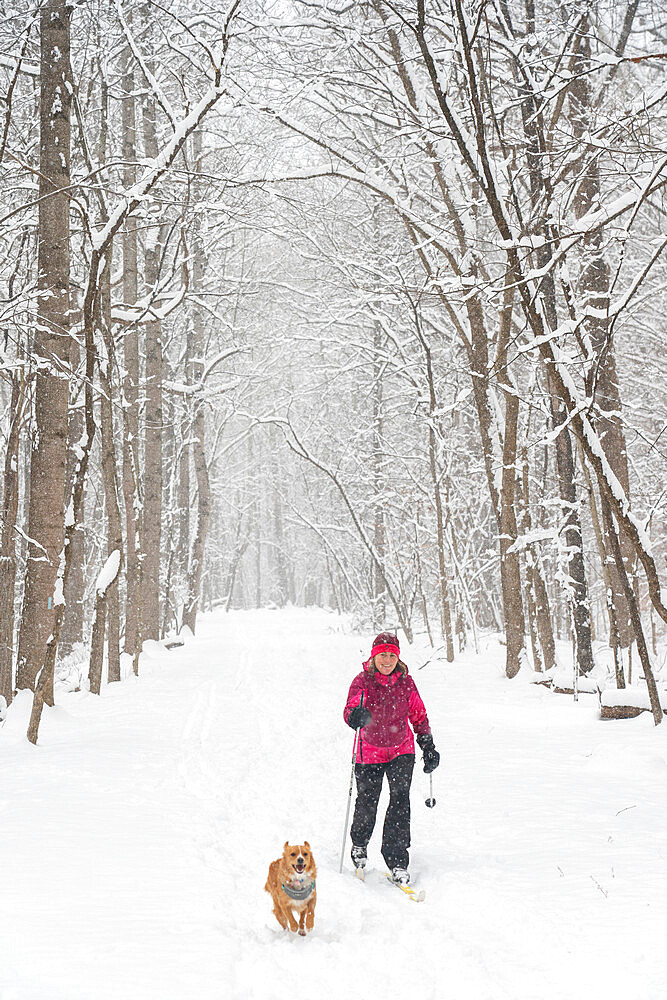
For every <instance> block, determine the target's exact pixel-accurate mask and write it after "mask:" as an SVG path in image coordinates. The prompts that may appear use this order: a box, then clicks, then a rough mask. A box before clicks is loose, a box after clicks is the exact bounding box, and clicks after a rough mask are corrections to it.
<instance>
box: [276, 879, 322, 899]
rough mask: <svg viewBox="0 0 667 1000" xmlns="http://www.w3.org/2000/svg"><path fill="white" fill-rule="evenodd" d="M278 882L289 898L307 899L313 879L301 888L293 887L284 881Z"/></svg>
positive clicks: (313, 886)
mask: <svg viewBox="0 0 667 1000" xmlns="http://www.w3.org/2000/svg"><path fill="white" fill-rule="evenodd" d="M280 884H281V886H282V889H283V892H284V893H286V894H287V895H288V896H289V898H290V899H296V900H299V901H303V900H304V899H308V897H309V896H310V894H311V892H312V891H313V890H314V888H315V879H313V881H312V882H311V883H310V885H304V887H303V888H302V889H295V888H294V886H291V885H290V884H289V883H288V884H287V885H285V883H284V882H281V883H280Z"/></svg>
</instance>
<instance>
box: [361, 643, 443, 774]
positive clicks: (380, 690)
mask: <svg viewBox="0 0 667 1000" xmlns="http://www.w3.org/2000/svg"><path fill="white" fill-rule="evenodd" d="M362 693H363V696H364V708H367V709H368V711H369V712H370V713H371V721H370V722H369V723H368V725H367V726H365V727H364V728H363V729H361V730H359V733H360V746H359V749H358V751H357V761H358V762H359V763H363V764H386V763H387V761H390V760H393V759H394V758H395V757H398V756H400V754H404V753H414V752H415V741H414V737H413V735H412V730H411V729H410V726H412V729H414V731H415V732H416V733H417V735H418V736H425V735H426V734H427V733H430V732H431V727H430V726H429V722H428V716H427V715H426V709H425V708H424V702H423V701H422V700H421V697H420V695H419V691H418V690H417V685H416V684H415V682H414V681H413V679H412V677H410V676H408V674H402V673H401V672H400V670H398V668H397V669H396V670H394V672H393V673H392V674H389V676H388V677H385V676H384V675H383V674H381V673H379V672H376V673H372V674H369V673H368V664H367V663H364V669H363V670H362V671H361V673H360V674H357V676H356V677H355V678H354V680H353V681H352V684H351V685H350V692H349V694H348V696H347V704H346V705H345V708H344V709H343V718H344V719H345V721H346V722H347V720H348V719H349V717H350V712H351V711H352V709H353V708H355V707H356V706H357V705H359V704H360V702H361V695H362ZM408 722H409V723H410V726H409V725H408Z"/></svg>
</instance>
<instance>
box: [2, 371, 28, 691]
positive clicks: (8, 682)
mask: <svg viewBox="0 0 667 1000" xmlns="http://www.w3.org/2000/svg"><path fill="white" fill-rule="evenodd" d="M24 391H25V385H24V381H23V374H22V373H21V372H13V373H12V394H11V399H10V404H9V407H10V414H11V417H10V424H9V433H8V435H7V448H6V451H5V470H4V490H3V494H2V524H1V525H0V697H2V698H4V699H5V701H6V703H7V704H8V705H9V704H10V702H11V700H12V697H13V694H14V685H13V665H14V588H15V585H16V517H17V514H18V506H19V468H18V460H19V439H20V429H21V424H22V422H23V413H24V402H25V398H24Z"/></svg>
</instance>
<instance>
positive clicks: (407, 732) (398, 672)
mask: <svg viewBox="0 0 667 1000" xmlns="http://www.w3.org/2000/svg"><path fill="white" fill-rule="evenodd" d="M400 653H401V650H400V647H399V645H398V639H397V638H396V636H395V635H393V634H392V633H391V632H381V633H380V635H378V636H377V637H376V639H375V641H374V643H373V648H372V649H371V655H370V657H369V659H368V660H366V662H365V663H364V665H363V667H364V669H363V670H362V671H361V673H360V674H357V676H356V677H355V678H354V680H353V681H352V684H351V686H350V692H349V694H348V696H347V704H346V705H345V709H344V710H343V718H344V719H345V721H346V722H347V724H348V726H350V727H351V728H352V729H359V730H360V732H359V745H358V750H357V765H356V767H355V775H356V779H357V801H356V805H355V808H354V819H353V820H352V829H351V831H350V833H351V836H352V863H353V864H354V866H355V868H364V867H365V866H366V846H367V844H368V841H369V840H370V838H371V834H372V832H373V827H374V826H375V815H376V812H377V807H378V801H379V798H380V792H381V790H382V781H383V779H384V776H385V774H386V775H387V780H388V782H389V807H388V808H387V815H386V816H385V820H384V829H383V832H382V857H383V858H384V860H385V862H386V864H387V867H388V868H389V869H390V871H391V875H392V878H393V880H394V881H395V882H398V883H399V884H400V885H407V883H408V882H409V881H410V875H409V874H408V865H409V862H410V857H409V854H408V848H409V846H410V783H411V781H412V770H413V768H414V765H415V741H414V738H413V735H412V731H411V729H410V726H412V729H414V731H415V733H416V734H417V743H418V744H419V746H420V748H421V750H422V751H423V754H424V771H425V772H426V773H427V774H428V773H429V772H431V771H434V770H435V768H436V767H437V766H438V764H439V763H440V754H439V753H438V751H437V750H436V749H435V746H434V744H433V737H432V736H431V727H430V726H429V722H428V717H427V715H426V709H425V708H424V702H423V701H422V700H421V698H420V696H419V692H418V691H417V686H416V684H415V682H414V681H413V680H412V678H411V677H409V676H408V668H407V667H406V665H405V663H403V661H402V660H401V659H399V657H400ZM408 722H409V723H410V726H408Z"/></svg>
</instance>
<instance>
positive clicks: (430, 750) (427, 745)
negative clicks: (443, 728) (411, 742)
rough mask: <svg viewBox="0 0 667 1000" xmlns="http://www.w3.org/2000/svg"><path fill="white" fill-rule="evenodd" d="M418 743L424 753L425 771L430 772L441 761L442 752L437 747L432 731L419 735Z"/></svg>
mask: <svg viewBox="0 0 667 1000" xmlns="http://www.w3.org/2000/svg"><path fill="white" fill-rule="evenodd" d="M417 743H418V744H419V748H420V749H421V750H422V751H423V753H424V773H425V774H430V773H431V771H435V769H436V767H437V766H438V764H439V763H440V754H439V753H438V751H437V750H436V749H435V746H434V744H433V737H432V736H431V734H430V733H426V735H424V736H418V737H417Z"/></svg>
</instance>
